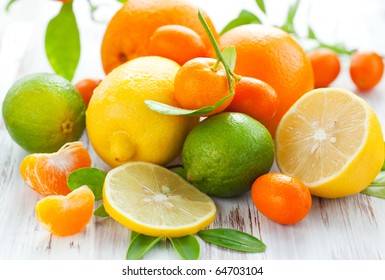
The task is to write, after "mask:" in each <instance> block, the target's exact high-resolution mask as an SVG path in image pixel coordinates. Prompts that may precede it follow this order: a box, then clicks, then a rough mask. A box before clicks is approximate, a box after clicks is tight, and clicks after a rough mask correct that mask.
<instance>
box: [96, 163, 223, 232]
mask: <svg viewBox="0 0 385 280" xmlns="http://www.w3.org/2000/svg"><path fill="white" fill-rule="evenodd" d="M103 202H104V207H105V209H106V211H107V213H108V214H109V215H110V216H111V217H112V218H113V219H115V220H116V221H117V222H119V223H121V224H122V225H124V226H126V227H128V228H129V229H131V230H133V231H136V232H138V233H141V234H145V235H149V236H165V237H181V236H186V235H190V234H195V233H196V232H198V231H199V230H201V229H203V228H205V227H207V226H208V225H210V224H211V222H212V221H213V220H214V218H215V213H216V206H215V204H214V202H213V200H212V199H211V198H210V197H209V196H207V195H206V194H204V193H202V192H201V191H199V190H198V189H197V188H195V187H194V186H192V185H190V184H189V183H188V182H187V181H185V180H184V179H183V178H181V177H180V176H179V175H177V174H175V173H174V172H172V171H170V170H168V169H167V168H164V167H162V166H159V165H156V164H153V163H147V162H130V163H127V164H124V165H122V166H120V167H117V168H115V169H112V170H111V171H110V172H109V173H108V174H107V177H106V179H105V183H104V188H103Z"/></svg>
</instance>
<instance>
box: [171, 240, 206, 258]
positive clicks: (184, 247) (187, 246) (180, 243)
mask: <svg viewBox="0 0 385 280" xmlns="http://www.w3.org/2000/svg"><path fill="white" fill-rule="evenodd" d="M169 240H170V241H171V244H172V246H173V247H174V249H175V251H176V252H177V253H178V254H179V255H180V256H181V257H182V258H183V259H185V260H197V259H198V258H199V253H200V247H199V242H198V240H197V239H196V237H195V236H192V235H188V236H184V237H179V238H169Z"/></svg>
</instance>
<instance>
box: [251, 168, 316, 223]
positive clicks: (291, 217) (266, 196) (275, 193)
mask: <svg viewBox="0 0 385 280" xmlns="http://www.w3.org/2000/svg"><path fill="white" fill-rule="evenodd" d="M251 197H252V199H253V202H254V204H255V206H256V207H257V209H258V210H259V211H260V212H261V213H262V214H263V215H265V216H266V217H267V218H269V219H270V220H272V221H274V222H277V223H280V224H284V225H291V224H295V223H297V222H299V221H301V220H302V219H303V218H305V217H306V215H307V214H308V213H309V211H310V208H311V204H312V198H311V195H310V192H309V189H308V188H307V187H306V186H305V185H304V183H303V182H302V181H300V180H299V179H297V178H295V177H292V176H289V175H285V174H281V173H269V174H265V175H262V176H260V177H259V178H257V179H256V180H255V181H254V183H253V185H252V187H251Z"/></svg>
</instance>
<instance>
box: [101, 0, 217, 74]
mask: <svg viewBox="0 0 385 280" xmlns="http://www.w3.org/2000/svg"><path fill="white" fill-rule="evenodd" d="M201 12H202V14H203V16H204V18H205V20H206V21H207V23H208V25H209V27H210V29H211V31H212V32H213V34H214V36H215V38H216V39H217V38H219V36H218V34H217V33H216V31H215V27H214V25H213V24H212V22H211V20H210V18H209V17H208V16H207V15H206V14H205V13H204V12H203V11H202V10H201ZM164 25H181V26H184V27H185V28H188V29H191V32H188V33H189V34H191V33H196V34H197V35H198V36H199V37H200V39H201V40H202V42H203V44H204V47H205V52H204V56H210V57H214V55H215V54H214V48H213V47H212V45H211V43H210V40H209V37H208V36H207V34H206V32H205V30H204V28H203V26H202V24H201V23H200V21H199V19H198V7H196V6H195V5H194V4H192V3H191V2H188V1H185V0H155V1H154V0H130V1H127V2H126V3H125V4H124V5H123V7H122V8H121V9H120V10H118V11H117V13H116V14H115V15H114V16H113V17H112V19H111V20H110V22H109V23H108V26H107V29H106V31H105V34H104V37H103V41H102V47H101V55H102V64H103V68H104V71H105V72H106V73H109V72H111V70H112V69H114V68H115V67H117V66H119V65H120V64H122V63H124V62H126V61H128V60H131V59H133V58H136V57H139V56H146V55H150V54H151V52H150V51H149V47H150V46H151V37H152V36H153V35H154V33H156V32H159V29H158V28H159V27H161V26H164ZM163 34H164V33H163ZM155 35H156V34H155ZM182 37H183V40H185V39H186V37H185V33H184V35H182ZM194 37H195V35H194ZM180 38H181V36H180V33H179V35H178V36H175V37H173V36H172V38H170V39H171V40H172V41H170V44H169V47H170V48H172V49H170V50H169V51H168V52H167V53H168V54H170V53H184V52H186V53H190V54H191V48H190V47H189V48H187V49H181V48H179V43H178V40H179V39H180ZM165 39H167V38H165V37H163V40H165ZM194 40H195V39H194ZM184 43H186V41H184ZM184 43H183V44H184ZM188 44H189V43H188ZM194 44H195V43H194ZM153 47H154V46H153ZM151 51H154V49H151Z"/></svg>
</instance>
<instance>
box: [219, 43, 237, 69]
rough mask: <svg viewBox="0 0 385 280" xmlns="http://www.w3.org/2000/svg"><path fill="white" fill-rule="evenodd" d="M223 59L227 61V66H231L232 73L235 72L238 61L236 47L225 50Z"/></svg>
mask: <svg viewBox="0 0 385 280" xmlns="http://www.w3.org/2000/svg"><path fill="white" fill-rule="evenodd" d="M222 56H223V59H224V60H225V61H226V63H227V65H229V68H230V70H231V71H234V68H235V62H236V60H237V53H236V52H235V47H233V46H230V47H227V48H225V49H224V50H223V51H222Z"/></svg>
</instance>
